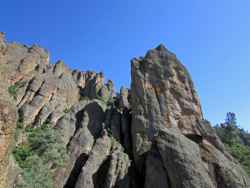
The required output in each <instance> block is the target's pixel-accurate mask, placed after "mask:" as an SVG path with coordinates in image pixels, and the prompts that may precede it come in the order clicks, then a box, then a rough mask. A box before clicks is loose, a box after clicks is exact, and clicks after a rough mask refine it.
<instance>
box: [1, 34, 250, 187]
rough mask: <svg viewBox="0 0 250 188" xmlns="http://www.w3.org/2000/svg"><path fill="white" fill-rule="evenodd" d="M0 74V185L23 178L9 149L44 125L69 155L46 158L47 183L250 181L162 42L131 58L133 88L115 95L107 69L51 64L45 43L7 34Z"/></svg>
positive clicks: (186, 75) (239, 183) (152, 184)
mask: <svg viewBox="0 0 250 188" xmlns="http://www.w3.org/2000/svg"><path fill="white" fill-rule="evenodd" d="M0 81H1V82H0V94H1V95H0V187H1V188H2V187H3V188H8V187H10V188H11V187H16V186H18V182H20V181H25V178H24V173H23V172H22V171H23V169H22V167H21V166H20V165H19V163H18V161H16V160H15V157H14V155H13V154H12V150H13V149H14V148H15V147H17V146H19V145H22V144H23V143H27V140H28V139H27V135H28V133H25V132H26V131H27V130H36V129H38V128H41V127H42V126H43V125H44V124H46V125H49V127H50V128H51V129H53V130H55V131H56V132H57V133H58V136H59V137H60V140H61V142H60V146H61V147H63V148H64V149H65V150H66V153H67V157H66V158H65V161H64V163H63V164H62V165H60V166H55V165H54V164H53V163H52V162H51V160H52V159H51V160H49V165H48V169H47V170H48V171H49V172H50V174H51V178H52V181H53V184H52V185H51V186H50V187H54V188H137V187H138V188H139V187H145V188H150V187H155V188H248V187H250V180H249V177H248V176H247V175H246V173H245V172H244V170H243V169H242V168H241V167H240V166H239V164H238V163H237V162H236V161H235V160H234V159H233V158H232V157H231V156H230V154H229V153H227V151H226V149H225V148H224V145H223V144H222V143H221V141H220V139H219V138H218V136H217V135H216V133H215V131H214V130H213V128H212V127H211V125H210V123H209V122H208V121H206V120H204V118H203V115H202V110H201V105H200V102H199V98H198V96H197V93H196V91H195V89H194V84H193V82H192V80H191V77H190V75H189V73H188V72H187V70H186V69H185V67H184V66H183V65H182V64H181V63H180V62H179V60H178V59H177V58H176V56H175V55H174V54H173V53H171V52H169V51H168V50H167V49H166V48H165V47H164V46H163V45H160V46H158V47H157V48H155V49H152V50H150V51H149V52H148V53H147V54H146V55H145V57H143V58H138V59H133V60H132V84H131V89H126V88H124V87H122V88H121V90H120V93H118V94H116V93H115V91H114V85H113V82H112V81H107V82H105V79H104V75H103V73H95V72H90V71H87V72H81V71H78V70H74V71H72V70H70V69H69V68H68V67H67V66H66V65H65V63H64V62H63V61H61V60H60V61H58V62H56V63H55V64H50V63H49V54H48V52H47V51H46V50H45V49H43V48H40V47H38V46H36V45H33V46H32V47H27V46H24V45H20V44H16V43H7V42H6V41H5V39H4V34H3V33H0ZM41 155H43V154H41ZM33 165H37V164H33ZM30 186H33V185H30ZM34 186H35V185H34ZM47 187H48V186H47Z"/></svg>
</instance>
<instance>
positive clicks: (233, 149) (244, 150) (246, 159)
mask: <svg viewBox="0 0 250 188" xmlns="http://www.w3.org/2000/svg"><path fill="white" fill-rule="evenodd" d="M226 146H227V148H228V150H229V151H230V153H231V154H232V156H233V157H234V158H235V159H237V160H238V161H239V163H240V164H241V165H242V166H243V168H244V169H245V170H246V172H247V173H248V174H249V175H250V148H249V147H247V146H244V145H242V144H239V143H235V144H232V145H226Z"/></svg>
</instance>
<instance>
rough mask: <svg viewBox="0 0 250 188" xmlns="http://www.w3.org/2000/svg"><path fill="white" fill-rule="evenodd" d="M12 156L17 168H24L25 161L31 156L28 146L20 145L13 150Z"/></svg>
mask: <svg viewBox="0 0 250 188" xmlns="http://www.w3.org/2000/svg"><path fill="white" fill-rule="evenodd" d="M13 154H14V157H15V159H16V161H17V162H18V164H19V166H20V167H21V168H25V167H26V159H27V158H28V157H30V156H31V155H32V152H31V149H30V147H29V146H28V145H26V144H22V145H20V146H19V147H17V148H16V149H15V150H14V152H13Z"/></svg>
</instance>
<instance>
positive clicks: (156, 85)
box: [131, 45, 249, 188]
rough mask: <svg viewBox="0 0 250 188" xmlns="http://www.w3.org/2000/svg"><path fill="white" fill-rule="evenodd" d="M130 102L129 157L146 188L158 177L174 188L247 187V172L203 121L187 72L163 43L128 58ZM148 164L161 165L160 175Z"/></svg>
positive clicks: (206, 122) (207, 123)
mask: <svg viewBox="0 0 250 188" xmlns="http://www.w3.org/2000/svg"><path fill="white" fill-rule="evenodd" d="M131 98H132V104H131V105H132V125H131V127H132V130H131V134H132V143H133V153H134V159H135V163H136V166H137V168H138V169H139V173H141V174H142V173H143V172H144V171H146V174H145V177H144V180H145V184H144V185H145V186H146V185H148V184H150V185H154V187H155V184H154V182H155V181H156V178H159V179H165V180H166V182H164V186H165V185H166V186H165V187H174V188H175V187H180V188H181V187H197V188H200V187H207V188H209V187H211V188H212V187H249V178H248V177H247V175H246V173H244V172H243V171H242V169H241V167H240V166H239V165H237V164H236V163H235V161H234V160H233V159H232V157H231V156H230V155H229V154H228V153H227V152H226V151H225V149H224V146H223V145H222V143H221V142H220V140H219V138H218V137H217V135H216V133H215V132H214V131H213V129H212V127H211V125H210V124H209V122H208V121H205V120H204V119H203V115H202V111H201V106H200V103H199V99H198V97H197V94H196V92H195V89H194V85H193V82H192V80H191V77H190V75H189V74H188V72H187V70H186V69H185V67H184V66H183V65H182V64H181V63H180V62H179V61H178V59H177V58H176V56H175V55H174V54H173V53H171V52H169V51H168V50H167V49H166V48H165V47H164V46H163V45H160V46H158V47H157V48H156V49H153V50H150V51H149V52H148V53H147V54H146V56H145V57H144V58H141V59H134V60H132V88H131ZM152 153H153V155H154V157H153V158H152ZM150 160H151V161H150ZM222 161H224V162H223V163H222ZM152 163H156V164H161V165H159V166H163V167H164V168H163V169H161V173H159V170H158V168H152V165H151V164H152ZM229 166H231V169H230V168H229ZM232 167H233V168H232ZM148 169H149V171H150V172H147V170H148ZM154 174H157V177H156V178H152V175H154ZM226 174H227V175H226ZM229 179H230V180H229ZM151 181H152V182H151ZM164 186H163V185H161V184H159V185H158V187H164Z"/></svg>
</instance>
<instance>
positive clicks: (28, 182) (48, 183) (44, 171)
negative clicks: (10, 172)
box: [16, 155, 53, 188]
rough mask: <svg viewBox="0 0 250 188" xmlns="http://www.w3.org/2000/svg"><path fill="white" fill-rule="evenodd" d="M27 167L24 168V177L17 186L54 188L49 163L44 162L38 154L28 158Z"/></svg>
mask: <svg viewBox="0 0 250 188" xmlns="http://www.w3.org/2000/svg"><path fill="white" fill-rule="evenodd" d="M25 163H26V164H25V166H26V167H25V168H24V169H23V173H22V179H23V181H21V182H18V184H17V186H16V187H17V188H34V187H43V188H52V187H53V179H52V174H51V172H50V170H49V168H48V165H46V164H44V163H43V161H42V160H41V158H40V157H38V156H37V155H33V156H30V157H28V158H27V159H26V162H25Z"/></svg>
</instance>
